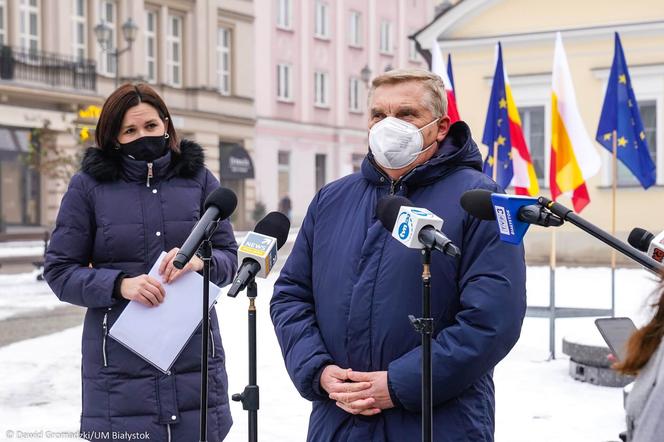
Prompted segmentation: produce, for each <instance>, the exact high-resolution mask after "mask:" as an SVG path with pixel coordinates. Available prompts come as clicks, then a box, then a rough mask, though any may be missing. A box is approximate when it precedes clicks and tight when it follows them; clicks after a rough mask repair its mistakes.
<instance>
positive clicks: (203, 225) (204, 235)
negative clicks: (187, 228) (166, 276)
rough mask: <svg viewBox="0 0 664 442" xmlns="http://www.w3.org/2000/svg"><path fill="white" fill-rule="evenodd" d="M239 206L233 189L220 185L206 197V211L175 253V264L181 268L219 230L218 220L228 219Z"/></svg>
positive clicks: (177, 267)
mask: <svg viewBox="0 0 664 442" xmlns="http://www.w3.org/2000/svg"><path fill="white" fill-rule="evenodd" d="M236 206H237V197H236V196H235V194H234V193H233V191H232V190H230V189H226V188H225V187H219V188H217V189H215V190H214V191H212V192H211V193H210V194H209V195H208V197H207V198H206V199H205V204H204V206H203V207H205V213H203V216H201V219H200V220H198V222H197V223H196V225H195V226H194V228H193V230H192V231H191V233H190V234H189V237H188V238H187V240H186V241H185V242H184V244H183V245H182V248H181V249H180V250H179V251H178V253H177V255H175V259H174V260H173V266H174V267H175V268H176V269H181V268H183V267H184V266H185V265H187V263H188V262H189V261H190V260H191V258H192V257H193V256H194V255H195V254H196V251H197V250H198V248H199V247H200V246H201V243H202V242H203V241H205V240H206V239H208V238H209V237H211V236H212V234H213V233H214V231H215V230H217V222H218V221H219V220H220V219H226V218H228V217H229V216H231V214H232V213H233V211H235V207H236Z"/></svg>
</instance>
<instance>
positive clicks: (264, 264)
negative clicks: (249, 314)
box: [228, 212, 290, 297]
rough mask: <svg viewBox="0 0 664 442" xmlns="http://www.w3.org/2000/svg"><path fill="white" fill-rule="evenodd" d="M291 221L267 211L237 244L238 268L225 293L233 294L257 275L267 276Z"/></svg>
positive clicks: (280, 214) (284, 241) (284, 216)
mask: <svg viewBox="0 0 664 442" xmlns="http://www.w3.org/2000/svg"><path fill="white" fill-rule="evenodd" d="M289 229H290V221H289V220H288V217H286V215H284V214H283V213H280V212H270V213H268V214H267V215H265V217H264V218H263V219H262V220H260V221H259V222H258V224H256V227H255V228H254V231H253V232H249V233H248V234H247V236H246V238H245V239H244V241H242V244H240V247H238V251H237V252H238V253H237V260H238V263H239V264H240V268H239V269H238V271H237V275H236V276H235V279H234V280H233V284H232V285H231V288H230V289H229V290H228V296H231V297H235V296H237V294H238V293H240V292H241V291H242V290H244V289H245V288H246V287H247V284H249V283H250V282H251V280H253V279H254V278H255V277H256V276H258V277H260V278H267V276H268V275H269V273H270V271H271V270H272V268H273V267H274V264H275V262H276V261H277V250H278V249H280V248H281V246H283V245H284V244H285V243H286V240H287V239H288V230H289Z"/></svg>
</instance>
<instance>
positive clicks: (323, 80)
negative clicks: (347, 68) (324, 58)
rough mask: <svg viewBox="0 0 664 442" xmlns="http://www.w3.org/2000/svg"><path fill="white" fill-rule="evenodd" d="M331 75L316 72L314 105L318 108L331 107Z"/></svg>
mask: <svg viewBox="0 0 664 442" xmlns="http://www.w3.org/2000/svg"><path fill="white" fill-rule="evenodd" d="M328 77H329V75H328V74H327V72H314V105H316V106H318V107H328V106H329V100H328V96H329V91H328V88H329V84H330V82H329V79H328Z"/></svg>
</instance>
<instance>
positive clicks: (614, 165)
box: [611, 130, 618, 317]
mask: <svg viewBox="0 0 664 442" xmlns="http://www.w3.org/2000/svg"><path fill="white" fill-rule="evenodd" d="M611 163H612V164H611V174H612V175H613V178H612V180H611V181H612V182H613V184H612V185H611V235H613V236H616V193H617V186H618V133H617V131H616V130H614V131H613V156H612V160H611ZM615 315H616V251H615V250H613V249H611V316H612V317H613V316H615Z"/></svg>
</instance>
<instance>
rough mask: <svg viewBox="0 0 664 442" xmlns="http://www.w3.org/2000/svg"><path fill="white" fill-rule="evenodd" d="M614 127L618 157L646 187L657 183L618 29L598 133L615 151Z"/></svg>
mask: <svg viewBox="0 0 664 442" xmlns="http://www.w3.org/2000/svg"><path fill="white" fill-rule="evenodd" d="M614 131H615V138H616V139H615V142H616V146H617V150H618V152H617V157H618V159H619V160H620V161H622V162H623V163H624V164H625V166H627V168H628V169H629V170H630V171H631V172H632V173H633V174H634V176H635V177H636V178H637V179H638V180H639V182H640V183H641V185H642V186H643V188H644V189H647V188H648V187H650V186H652V185H653V184H655V177H656V175H655V163H653V160H652V158H650V152H649V151H648V142H647V140H646V134H645V131H644V130H643V122H642V121H641V113H640V112H639V105H638V103H637V102H636V97H635V96H634V90H633V89H632V82H631V80H630V78H629V72H628V71H627V63H626V62H625V54H624V53H623V49H622V45H621V44H620V36H619V35H618V33H617V32H616V34H615V50H614V53H613V65H612V66H611V75H610V76H609V83H608V85H607V87H606V96H605V97H604V106H602V115H601V116H600V119H599V125H598V127H597V137H596V139H597V141H598V142H599V143H600V144H601V145H602V146H604V147H605V148H606V149H607V150H608V151H609V152H613V143H614V140H613V137H614Z"/></svg>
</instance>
